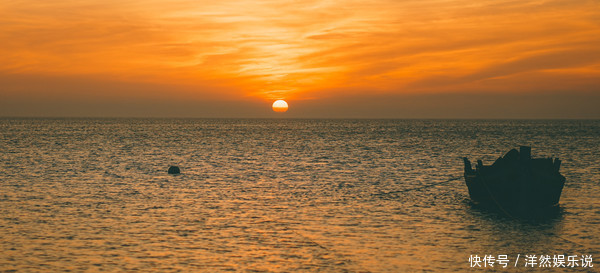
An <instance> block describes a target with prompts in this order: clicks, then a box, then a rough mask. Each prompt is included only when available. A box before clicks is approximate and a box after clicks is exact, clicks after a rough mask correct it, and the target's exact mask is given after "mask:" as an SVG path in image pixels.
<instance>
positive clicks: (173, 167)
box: [167, 166, 181, 174]
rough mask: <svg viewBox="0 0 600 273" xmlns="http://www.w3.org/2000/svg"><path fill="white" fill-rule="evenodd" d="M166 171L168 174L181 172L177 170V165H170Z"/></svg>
mask: <svg viewBox="0 0 600 273" xmlns="http://www.w3.org/2000/svg"><path fill="white" fill-rule="evenodd" d="M167 172H168V173H169V174H178V173H181V170H179V167H177V166H171V167H169V170H168V171H167Z"/></svg>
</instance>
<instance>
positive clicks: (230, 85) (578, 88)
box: [0, 0, 600, 118]
mask: <svg viewBox="0 0 600 273" xmlns="http://www.w3.org/2000/svg"><path fill="white" fill-rule="evenodd" d="M277 99H285V100H286V101H287V102H288V103H289V105H290V108H289V111H288V112H286V113H274V112H273V111H272V110H271V104H272V103H273V101H275V100H277ZM599 106H600V1H598V0H577V1H574V0H549V1H527V0H521V1H512V0H511V1H508V0H504V1H502V0H498V1H490V0H480V1H466V0H378V1H353V0H348V1H342V0H321V1H318V0H303V1H281V0H278V1H250V0H230V1H214V0H213V1H204V0H200V1H198V0H194V1H192V0H188V1H185V0H169V1H166V0H144V1H139V0H131V1H116V0H101V1H100V0H78V1H75V0H67V1H64V0H56V1H33V0H21V1H18V0H14V1H13V0H5V1H2V2H0V116H111V117H112V116H124V117H128V116H142V117H143V116H150V117H163V116H164V117H282V116H283V117H317V118H318V117H323V118H327V117H336V118H337V117H341V118H344V117H346V118H353V117H358V118H373V117H376V118H377V117H381V118H600V107H599Z"/></svg>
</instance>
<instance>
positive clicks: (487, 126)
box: [0, 119, 600, 272]
mask: <svg viewBox="0 0 600 273" xmlns="http://www.w3.org/2000/svg"><path fill="white" fill-rule="evenodd" d="M599 128H600V124H599V123H598V121H577V122H574V121H571V120H568V121H526V120H520V121H502V120H498V121H485V120H477V121H472V120H323V119H321V120H288V119H267V120H252V119H239V120H237V119H0V130H1V131H2V132H3V134H0V141H2V142H4V143H10V145H5V146H0V151H2V153H0V158H1V159H2V160H0V251H1V253H2V255H0V271H8V272H10V271H17V272H21V271H25V272H28V271H40V272H42V271H43V272H61V271H67V270H71V271H77V272H81V271H110V272H119V271H128V272H134V271H138V272H141V271H155V272H156V271H159V272H173V271H183V272H222V271H254V272H367V271H368V272H421V271H434V272H449V271H453V272H464V271H467V270H469V269H470V267H469V261H468V260H469V256H470V255H479V256H480V257H481V256H482V255H508V257H509V258H510V260H511V262H512V263H514V259H515V257H516V256H517V255H518V254H520V255H521V258H522V259H523V257H524V255H533V254H535V255H538V256H539V255H558V254H565V255H593V257H594V258H595V257H598V256H599V255H600V253H599V249H600V244H599V242H600V237H599V236H600V235H599V234H598V232H597V227H598V223H600V214H598V210H597V204H598V194H597V193H598V192H599V191H600V186H599V184H598V183H597V181H598V180H599V179H600V177H599V176H598V172H597V171H596V170H597V164H596V162H598V155H597V154H596V153H591V152H590V148H594V147H595V148H597V147H600V139H599V138H597V137H596V136H597V135H598V134H597V133H598V130H599ZM552 132H560V133H552ZM522 144H527V145H531V146H532V147H534V150H533V151H534V156H535V157H544V156H553V157H559V158H560V159H561V160H563V166H562V167H561V172H562V174H563V175H565V176H566V177H567V183H566V185H565V189H564V190H563V196H562V197H561V207H562V213H561V214H560V215H558V217H557V218H553V219H549V220H548V221H546V222H541V223H533V224H530V223H521V222H515V221H512V220H511V219H507V218H505V217H501V216H499V215H496V214H491V213H488V212H486V211H483V210H480V209H478V208H476V207H473V206H472V205H471V204H470V202H469V199H468V192H467V188H466V186H465V184H464V182H463V181H462V180H457V181H454V182H449V183H446V184H443V185H437V186H433V187H423V186H426V185H431V184H432V183H436V182H440V181H446V180H448V179H449V178H453V177H462V171H463V165H462V161H461V159H460V158H461V157H462V156H469V157H472V158H482V159H483V160H484V163H485V164H489V163H491V162H493V160H495V159H496V158H498V156H500V155H502V153H504V152H505V151H506V148H507V147H518V146H519V145H522ZM595 148H594V149H595ZM169 165H178V166H180V167H181V171H182V174H180V175H169V174H167V168H168V166H169ZM390 192H396V193H395V194H381V193H390ZM596 266H597V265H596ZM510 269H512V268H510ZM520 269H522V268H518V269H516V270H517V271H519V270H520ZM588 269H589V268H582V267H581V266H579V267H577V268H574V269H573V270H574V271H584V272H585V271H587V270H588ZM478 270H479V269H478Z"/></svg>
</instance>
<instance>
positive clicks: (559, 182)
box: [463, 146, 565, 217]
mask: <svg viewBox="0 0 600 273" xmlns="http://www.w3.org/2000/svg"><path fill="white" fill-rule="evenodd" d="M463 160H464V163H465V182H466V183H467V187H468V188H469V195H470V196H471V200H473V202H474V203H478V204H482V205H490V206H493V207H496V208H498V209H500V210H501V211H502V212H504V213H505V214H507V215H509V216H511V217H529V216H536V215H540V214H543V213H544V212H546V211H548V210H551V209H552V208H557V207H558V202H559V200H560V194H561V192H562V189H563V186H564V185H565V177H564V176H562V175H561V174H560V172H559V170H560V162H561V161H560V160H559V159H558V158H556V159H552V158H539V159H537V158H536V159H532V158H531V147H528V146H521V148H520V152H519V151H517V150H515V149H512V150H510V151H509V152H508V153H507V154H506V155H504V157H500V158H498V160H496V162H494V164H492V165H491V166H484V165H483V162H482V161H481V160H477V166H476V168H475V170H473V168H472V167H471V162H470V161H469V159H468V158H466V157H464V158H463Z"/></svg>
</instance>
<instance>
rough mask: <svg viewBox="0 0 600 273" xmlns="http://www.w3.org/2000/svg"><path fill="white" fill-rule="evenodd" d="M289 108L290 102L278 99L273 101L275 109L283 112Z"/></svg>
mask: <svg viewBox="0 0 600 273" xmlns="http://www.w3.org/2000/svg"><path fill="white" fill-rule="evenodd" d="M287 110H288V104H287V102H285V101H284V100H277V101H275V102H274V103H273V111H275V112H279V113H283V112H286V111H287Z"/></svg>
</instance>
